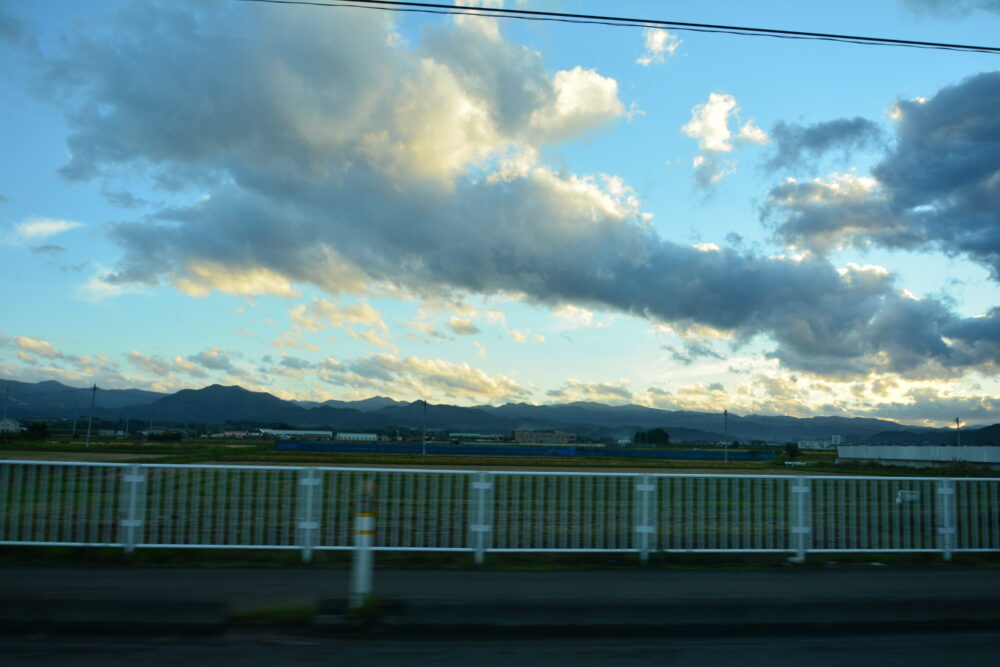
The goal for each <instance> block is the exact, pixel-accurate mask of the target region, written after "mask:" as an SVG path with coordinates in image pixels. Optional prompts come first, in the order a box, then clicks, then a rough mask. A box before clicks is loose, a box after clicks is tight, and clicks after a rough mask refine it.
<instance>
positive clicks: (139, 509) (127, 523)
mask: <svg viewBox="0 0 1000 667" xmlns="http://www.w3.org/2000/svg"><path fill="white" fill-rule="evenodd" d="M121 502H122V516H123V517H124V518H123V519H122V520H121V522H120V525H121V531H122V543H123V544H124V545H125V553H127V554H130V553H132V552H133V551H135V545H136V544H139V543H140V542H142V535H143V532H142V529H143V525H144V522H143V519H142V517H143V514H144V513H145V508H146V475H145V474H144V471H143V469H142V466H141V465H139V464H135V465H130V466H128V467H127V468H124V474H123V475H122V496H121Z"/></svg>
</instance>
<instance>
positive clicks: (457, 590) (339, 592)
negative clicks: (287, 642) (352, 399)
mask: <svg viewBox="0 0 1000 667" xmlns="http://www.w3.org/2000/svg"><path fill="white" fill-rule="evenodd" d="M347 587H348V572H347V571H346V570H333V569H321V568H311V567H302V568H266V569H265V568H141V567H111V568H104V567H101V568H66V567H24V566H19V567H4V568H0V596H7V597H10V596H37V597H88V596H90V597H104V598H113V597H133V596H145V597H152V598H174V599H176V598H181V599H183V598H190V599H212V600H219V601H224V602H226V603H227V604H228V605H230V606H231V607H233V608H236V609H251V608H255V607H261V606H267V605H276V604H287V603H294V602H315V601H319V600H324V599H345V598H346V597H347ZM375 593H376V595H378V596H379V597H384V598H389V599H398V600H418V601H438V600H454V601H468V602H473V601H479V600H495V601H512V602H514V601H516V602H531V601H537V602H544V601H552V600H563V601H579V602H605V601H606V602H636V603H656V602H669V601H672V600H674V601H676V600H692V601H693V600H698V601H705V602H720V603H722V602H726V601H730V602H731V601H733V600H747V599H752V600H770V601H808V600H812V599H824V600H841V601H853V602H857V603H859V604H864V603H868V602H873V601H878V600H883V601H884V600H898V601H906V600H911V601H915V600H927V599H937V600H947V601H962V600H975V599H984V598H988V599H994V598H995V599H1000V569H971V568H970V569H964V568H888V567H867V568H865V569H844V570H813V569H796V568H791V567H790V568H789V569H788V570H781V571H748V572H734V571H716V570H690V571H689V570H652V569H651V570H643V569H638V568H637V569H628V570H556V571H538V572H531V571H529V572H523V571H495V570H420V569H408V570H378V569H377V570H376V571H375Z"/></svg>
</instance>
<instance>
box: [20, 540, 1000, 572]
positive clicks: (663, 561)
mask: <svg viewBox="0 0 1000 667" xmlns="http://www.w3.org/2000/svg"><path fill="white" fill-rule="evenodd" d="M790 555H791V552H788V553H756V554H754V553H747V554H731V553H728V554H725V553H720V554H711V553H651V554H650V558H649V562H648V563H645V564H644V563H641V562H640V561H639V557H638V555H637V554H634V553H576V554H574V553H539V554H504V553H494V554H491V553H488V554H487V555H486V562H485V563H484V564H482V565H477V564H475V563H474V562H473V558H472V554H471V553H447V552H446V553H434V552H399V553H393V552H379V553H377V554H376V555H375V566H376V567H377V568H378V569H412V570H421V569H434V570H441V569H446V570H505V571H521V572H534V571H539V572H545V571H555V570H648V569H657V570H705V569H708V570H720V571H757V570H776V569H787V568H788V567H790V565H789V562H788V558H789V556H790ZM351 558H352V554H351V552H349V551H317V552H314V553H313V560H312V562H310V563H303V562H302V561H301V555H300V552H299V551H297V550H289V551H269V550H252V549H232V550H229V549H226V550H198V549H138V550H136V551H135V552H134V553H133V554H131V555H129V554H126V553H125V551H124V549H116V548H110V547H99V548H95V547H27V546H7V547H4V548H2V549H0V566H5V567H10V566H41V567H92V568H106V567H142V568H147V567H154V568H182V567H183V568H267V569H270V568H289V567H294V568H310V569H337V570H347V569H348V568H349V567H350V564H351ZM877 566H887V567H942V568H955V567H959V568H961V567H977V568H997V567H1000V553H979V552H977V553H955V554H953V556H952V560H951V561H945V560H944V559H943V558H942V557H941V554H939V553H863V554H862V553H813V554H809V555H808V556H807V558H806V562H805V564H804V565H799V566H795V567H798V568H806V569H831V568H834V569H850V568H868V567H877Z"/></svg>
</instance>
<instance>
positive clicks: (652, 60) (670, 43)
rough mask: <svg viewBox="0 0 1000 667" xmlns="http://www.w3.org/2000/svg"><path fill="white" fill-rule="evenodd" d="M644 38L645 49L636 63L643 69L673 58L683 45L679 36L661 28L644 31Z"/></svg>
mask: <svg viewBox="0 0 1000 667" xmlns="http://www.w3.org/2000/svg"><path fill="white" fill-rule="evenodd" d="M642 37H643V42H644V46H645V48H644V50H643V52H642V55H641V56H639V57H638V58H637V59H636V61H635V62H636V64H638V65H642V66H643V67H648V66H649V65H653V64H659V63H663V62H665V61H666V59H667V58H672V57H673V56H674V54H676V53H677V49H679V48H680V46H681V44H682V43H683V40H681V39H680V38H679V37H678V36H677V35H675V34H673V33H671V32H667V31H666V30H663V29H661V28H646V29H644V30H643V31H642Z"/></svg>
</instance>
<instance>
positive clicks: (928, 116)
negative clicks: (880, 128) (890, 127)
mask: <svg viewBox="0 0 1000 667" xmlns="http://www.w3.org/2000/svg"><path fill="white" fill-rule="evenodd" d="M894 130H895V140H894V141H893V142H892V147H891V149H890V150H889V151H888V152H887V153H886V155H885V157H884V158H883V159H882V160H881V161H880V162H878V164H876V165H875V166H874V167H873V168H872V171H871V178H870V179H867V178H866V179H857V178H854V177H835V178H834V179H832V180H831V181H827V182H821V181H815V182H812V183H797V182H794V181H786V182H785V183H782V184H781V185H779V186H777V187H775V188H774V189H773V190H771V192H769V193H768V199H767V202H766V204H765V206H764V207H763V214H764V217H765V218H766V219H768V220H769V221H770V222H771V223H772V224H773V225H774V227H775V231H776V233H777V234H778V236H779V238H781V239H783V240H785V241H786V242H789V243H793V244H795V245H796V246H799V247H803V248H808V249H812V250H816V251H818V252H826V251H828V250H829V249H830V248H831V247H843V246H859V247H864V246H867V245H875V246H881V247H885V248H893V249H903V250H938V251H941V252H944V253H946V254H948V255H961V256H965V257H968V258H969V259H971V260H973V261H975V262H978V263H980V264H982V265H983V266H985V267H986V268H987V269H988V270H989V271H990V273H991V275H992V277H993V280H995V281H1000V71H993V72H985V73H982V74H977V75H975V76H972V77H969V78H968V79H966V80H964V81H962V82H961V83H958V84H955V85H952V86H947V87H945V88H943V89H941V90H940V91H938V93H937V94H936V95H934V96H933V97H930V98H918V99H913V100H899V101H898V102H897V105H896V120H895V125H894ZM859 186H862V187H859Z"/></svg>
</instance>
